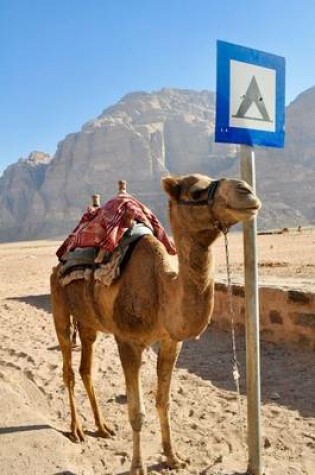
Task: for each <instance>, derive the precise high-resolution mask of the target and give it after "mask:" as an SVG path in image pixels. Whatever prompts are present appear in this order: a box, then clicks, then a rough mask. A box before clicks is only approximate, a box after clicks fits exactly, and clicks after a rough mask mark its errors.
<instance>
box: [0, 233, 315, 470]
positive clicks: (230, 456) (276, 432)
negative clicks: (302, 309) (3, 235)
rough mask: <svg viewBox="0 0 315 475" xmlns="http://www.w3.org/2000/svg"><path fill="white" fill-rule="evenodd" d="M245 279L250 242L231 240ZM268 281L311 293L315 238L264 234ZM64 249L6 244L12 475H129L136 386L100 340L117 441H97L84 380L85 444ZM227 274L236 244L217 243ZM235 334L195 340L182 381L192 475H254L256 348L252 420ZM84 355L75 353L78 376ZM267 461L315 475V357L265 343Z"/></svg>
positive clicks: (178, 436) (0, 342)
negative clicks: (66, 349) (57, 308)
mask: <svg viewBox="0 0 315 475" xmlns="http://www.w3.org/2000/svg"><path fill="white" fill-rule="evenodd" d="M229 240H230V258H231V262H232V267H233V274H234V275H235V278H236V279H238V278H241V276H242V272H243V269H242V239H241V235H240V234H239V233H238V234H231V235H230V238H229ZM258 244H259V259H260V268H259V270H260V276H261V278H262V279H266V280H267V281H268V280H272V281H273V282H277V281H278V282H279V283H282V284H283V283H291V281H292V282H293V283H297V284H298V285H299V286H300V287H301V288H304V287H305V288H308V287H309V286H311V285H313V288H314V283H315V253H314V249H315V233H314V232H312V231H310V230H309V231H304V232H302V233H296V234H292V233H291V234H289V235H276V236H259V238H258ZM57 246H58V243H57V242H53V241H51V242H50V241H41V242H28V243H16V244H3V245H0V281H1V287H0V322H1V325H0V416H1V424H0V472H1V473H2V474H4V475H13V474H14V475H15V474H16V475H57V474H58V475H60V474H68V475H71V474H72V475H92V474H93V475H99V474H102V475H104V474H120V475H123V474H126V473H128V471H129V468H130V463H131V451H132V444H131V439H132V437H131V429H130V426H129V423H128V418H127V406H126V397H125V389H124V380H123V375H122V371H121V368H120V363H119V359H118V354H117V349H116V346H115V343H114V340H113V338H112V336H108V335H101V334H100V335H99V337H98V341H97V343H96V360H95V368H94V376H95V386H96V390H97V393H98V396H99V399H100V401H101V406H102V408H103V411H104V414H105V417H106V419H107V421H108V423H109V424H111V425H112V426H113V427H114V428H115V430H116V436H115V437H114V438H112V439H101V438H98V437H96V433H95V427H94V421H93V417H92V414H91V410H90V407H89V404H88V401H87V398H86V395H85V392H84V389H83V386H82V383H81V380H80V377H79V375H78V376H77V384H76V394H77V401H78V405H79V408H80V413H81V415H82V419H83V424H84V427H85V429H86V441H85V442H84V443H83V444H73V443H72V442H71V441H70V440H69V438H68V437H67V431H69V421H70V418H69V406H68V398H67V394H66V392H65V390H64V387H63V382H62V369H61V354H60V351H59V348H58V345H57V340H56V336H55V331H54V327H53V322H52V316H51V308H50V301H49V274H50V270H51V267H52V266H53V265H55V264H56V258H55V255H54V252H55V250H56V249H57ZM216 256H217V268H218V275H220V274H223V273H224V267H225V266H224V242H223V240H222V239H221V240H220V241H219V242H218V243H217V245H216ZM231 347H232V345H231V335H230V334H229V333H223V332H219V331H217V330H215V329H213V328H211V327H210V328H209V330H208V331H207V332H206V333H205V334H204V335H203V336H202V337H201V339H200V340H199V341H193V342H186V343H185V344H184V346H183V350H182V353H181V355H180V358H179V361H178V364H177V369H176V371H175V372H174V379H173V386H172V420H173V428H174V439H175V441H176V443H177V448H178V451H179V452H180V453H181V454H184V455H185V457H188V458H189V459H190V464H189V465H188V466H187V468H185V469H183V470H180V471H178V473H181V474H205V475H206V474H209V475H210V474H212V475H219V474H220V475H244V474H245V472H246V466H247V463H246V460H247V454H246V445H245V444H244V442H245V431H246V429H244V426H245V424H246V393H245V363H244V360H245V344H244V338H243V337H237V348H238V359H239V360H240V362H241V415H240V414H239V411H238V404H237V393H236V391H235V387H234V382H233V378H232V366H231V359H232V351H231ZM79 356H80V353H79V351H78V350H76V351H74V362H75V368H77V367H78V362H79ZM155 362H156V353H155V351H154V349H150V350H148V351H146V352H145V357H144V363H143V368H142V379H143V390H144V400H145V405H146V411H147V418H146V423H145V426H144V429H143V452H144V457H145V460H146V464H147V467H148V469H149V472H150V473H153V474H154V473H156V474H157V473H164V474H166V473H170V471H169V470H168V469H167V468H166V467H165V465H163V457H162V454H161V446H160V431H159V426H158V419H157V415H156V411H155V401H154V394H155V388H156V377H155ZM261 362H262V371H261V378H262V440H263V449H262V460H263V463H264V466H265V471H266V474H267V475H304V474H305V475H314V473H315V364H314V363H315V356H314V353H313V352H311V351H306V350H301V349H296V348H293V347H289V346H287V347H286V346H277V345H275V344H270V343H269V344H268V343H262V347H261Z"/></svg>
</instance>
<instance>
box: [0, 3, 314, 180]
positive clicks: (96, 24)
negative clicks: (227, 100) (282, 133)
mask: <svg viewBox="0 0 315 475" xmlns="http://www.w3.org/2000/svg"><path fill="white" fill-rule="evenodd" d="M218 39H219V40H224V41H228V42H231V43H236V44H240V45H243V46H248V47H251V48H254V49H260V50H263V51H267V52H270V53H274V54H278V55H280V56H284V57H285V58H286V103H287V104H288V103H289V102H290V101H292V100H293V99H294V98H295V97H296V96H297V95H298V94H299V93H300V92H302V91H304V90H305V89H307V88H309V87H312V86H314V85H315V1H314V0H300V1H289V0H279V1H278V0H272V1H271V0H264V1H262V0H261V1H259V2H258V1H255V0H252V1H250V0H225V1H222V0H167V1H166V0H155V1H153V0H88V1H87V0H0V84H1V87H0V173H1V171H3V169H4V168H5V167H6V166H7V165H9V164H10V163H13V162H15V161H16V160H17V159H18V158H19V157H26V156H28V154H29V153H30V152H31V151H32V150H42V151H46V152H49V153H51V154H53V153H54V152H55V150H56V146H57V143H58V142H59V141H60V140H62V139H63V138H64V137H65V135H66V134H68V133H70V132H75V131H78V130H79V129H80V128H81V126H82V124H83V123H85V122H87V121H88V120H90V119H92V118H94V117H96V116H98V115H99V114H100V113H101V112H102V111H103V110H104V109H105V108H106V107H108V106H110V105H111V104H113V103H115V102H116V101H117V100H119V99H120V98H121V97H122V96H123V95H125V94H126V93H128V92H132V91H139V90H141V91H147V92H150V91H153V90H159V89H161V88H163V87H174V88H185V89H196V90H202V89H208V90H212V91H215V88H216V84H215V78H216V41H217V40H218Z"/></svg>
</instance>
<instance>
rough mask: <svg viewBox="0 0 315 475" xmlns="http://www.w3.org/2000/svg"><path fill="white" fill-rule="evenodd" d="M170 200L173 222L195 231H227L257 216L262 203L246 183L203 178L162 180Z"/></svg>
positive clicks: (228, 179)
mask: <svg viewBox="0 0 315 475" xmlns="http://www.w3.org/2000/svg"><path fill="white" fill-rule="evenodd" d="M162 184H163V187H164V190H165V191H166V193H167V194H168V195H169V198H170V218H171V223H172V221H173V222H174V221H175V220H176V222H177V223H180V222H181V223H184V227H185V229H186V230H189V227H190V226H192V227H193V228H194V230H195V231H196V232H198V231H206V230H207V229H213V228H214V227H217V228H218V229H228V228H229V227H230V226H232V225H233V224H236V223H238V222H240V221H246V220H249V219H251V218H253V217H254V216H256V215H257V212H258V210H259V208H260V206H261V203H260V200H259V199H258V198H257V196H256V195H255V194H254V192H253V190H252V188H251V187H250V186H249V185H248V184H247V183H246V182H245V181H243V180H238V179H235V178H221V179H219V180H213V179H212V178H210V177H208V176H205V175H200V174H193V175H186V176H181V177H176V176H167V177H164V178H163V179H162Z"/></svg>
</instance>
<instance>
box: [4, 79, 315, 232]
mask: <svg viewBox="0 0 315 475" xmlns="http://www.w3.org/2000/svg"><path fill="white" fill-rule="evenodd" d="M314 104H315V88H312V89H310V90H309V91H306V92H305V93H303V94H301V95H300V96H298V97H297V99H296V100H295V101H294V102H293V103H292V104H290V105H289V106H288V108H287V126H286V130H287V131H286V148H285V150H275V149H268V150H267V149H261V150H260V149H259V150H257V176H258V177H259V180H258V194H261V195H262V197H263V200H264V206H263V208H262V210H261V212H260V213H259V220H258V225H259V227H260V228H263V227H264V228H267V227H269V228H270V227H273V228H274V227H279V228H283V227H284V226H297V225H299V226H301V225H304V224H306V223H308V222H312V221H314V219H315V208H314V206H313V204H312V203H313V199H312V192H313V183H314V181H315V147H314V145H315V134H314V130H313V129H314V127H313V123H314V121H315V112H314V111H315V107H314ZM213 136H214V94H213V93H211V92H209V91H192V90H178V89H162V90H160V91H157V92H152V93H150V94H149V93H145V92H135V93H131V94H127V95H126V96H125V97H123V98H122V99H121V100H120V101H119V102H118V103H117V104H115V105H113V106H111V107H109V108H108V109H106V110H105V111H104V112H103V113H102V114H101V115H100V116H99V117H97V118H96V119H92V120H90V121H89V122H87V123H86V124H84V125H83V127H82V129H81V131H79V132H76V133H71V134H69V135H67V136H66V137H65V138H64V139H63V140H62V141H61V142H59V144H58V146H57V151H56V153H55V155H54V156H53V158H52V157H50V156H49V155H48V154H46V153H44V152H32V153H31V154H30V155H29V157H28V158H27V159H20V160H19V161H18V162H17V163H16V164H14V165H10V166H9V167H8V168H7V169H6V170H5V171H4V174H3V176H2V177H0V236H1V238H0V239H1V240H2V241H6V240H17V239H35V238H44V237H60V236H64V235H66V234H67V233H68V232H69V231H70V230H71V229H72V228H73V227H74V226H75V225H76V223H77V221H78V219H79V218H80V217H81V215H82V213H83V211H84V210H85V209H86V207H87V205H88V203H89V202H90V196H91V194H93V193H99V194H100V195H101V202H105V201H106V200H107V199H109V198H110V197H111V196H112V195H113V194H114V193H116V185H117V181H118V179H120V178H124V179H126V180H127V181H128V191H129V192H130V193H132V194H134V195H135V196H136V197H137V198H139V199H140V200H141V201H143V202H145V203H146V204H147V205H148V206H149V207H150V208H151V209H152V210H153V211H154V212H155V213H156V214H157V215H158V216H159V217H160V219H161V220H162V222H163V223H164V224H166V223H167V216H166V213H167V211H166V208H167V206H166V205H167V200H166V196H165V194H164V192H163V191H162V190H161V186H160V179H161V176H163V175H164V174H166V173H169V172H171V173H174V174H185V173H191V172H200V173H206V174H208V175H213V176H220V175H225V176H232V175H234V176H235V175H236V176H238V175H239V163H238V160H237V153H238V152H237V147H236V146H235V145H233V144H231V145H228V144H215V143H214V140H213ZM292 176H294V186H292Z"/></svg>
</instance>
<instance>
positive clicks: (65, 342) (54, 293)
mask: <svg viewBox="0 0 315 475" xmlns="http://www.w3.org/2000/svg"><path fill="white" fill-rule="evenodd" d="M51 304H52V313H53V317H54V323H55V329H56V333H57V338H58V342H59V346H60V350H61V353H62V359H63V381H64V384H65V386H66V388H67V390H68V395H69V403H70V412H71V425H70V430H71V432H70V439H71V440H73V441H74V442H82V441H83V440H84V433H83V429H82V425H81V421H80V418H79V415H78V411H77V406H76V401H75V395H74V386H75V377H74V371H73V368H72V355H71V319H70V312H69V310H68V308H67V306H66V304H65V301H64V297H63V289H62V287H61V286H60V285H59V284H58V281H57V276H56V274H54V273H53V274H52V276H51Z"/></svg>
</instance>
